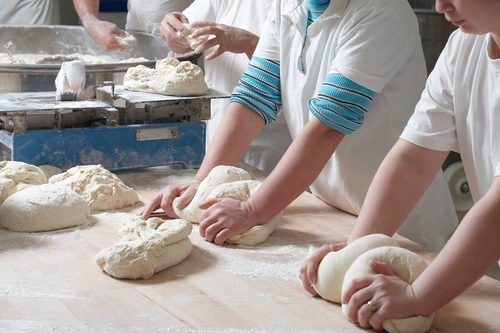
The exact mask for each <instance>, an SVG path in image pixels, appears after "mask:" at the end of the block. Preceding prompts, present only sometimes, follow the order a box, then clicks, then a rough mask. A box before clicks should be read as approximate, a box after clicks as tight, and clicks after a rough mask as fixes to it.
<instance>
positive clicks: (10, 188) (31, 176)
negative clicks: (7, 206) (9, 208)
mask: <svg viewBox="0 0 500 333" xmlns="http://www.w3.org/2000/svg"><path fill="white" fill-rule="evenodd" d="M1 165H2V166H3V168H2V169H0V205H1V204H2V202H4V201H5V199H7V198H8V197H9V196H11V195H12V194H14V193H16V192H19V191H21V190H23V189H25V188H28V187H31V186H35V185H41V184H46V183H47V177H45V174H44V173H43V171H42V170H40V169H39V168H38V167H36V166H34V165H31V164H27V163H23V162H15V161H8V162H7V161H4V162H1Z"/></svg>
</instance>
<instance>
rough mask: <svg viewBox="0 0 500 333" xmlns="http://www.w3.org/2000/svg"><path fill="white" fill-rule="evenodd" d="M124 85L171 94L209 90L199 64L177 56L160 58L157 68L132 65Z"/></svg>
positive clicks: (133, 89) (149, 91)
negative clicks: (179, 58)
mask: <svg viewBox="0 0 500 333" xmlns="http://www.w3.org/2000/svg"><path fill="white" fill-rule="evenodd" d="M123 85H124V87H125V89H127V90H132V91H139V92H146V93H154V94H162V95H170V96H199V95H204V94H205V93H206V92H207V90H208V87H207V83H206V82H205V78H204V75H203V70H202V69H201V68H200V67H199V66H197V65H195V64H193V63H191V62H189V61H179V60H177V59H175V58H166V59H163V60H158V61H157V62H156V68H155V69H152V68H148V67H146V66H143V65H138V66H135V67H130V68H129V69H128V70H127V73H126V74H125V76H124V78H123Z"/></svg>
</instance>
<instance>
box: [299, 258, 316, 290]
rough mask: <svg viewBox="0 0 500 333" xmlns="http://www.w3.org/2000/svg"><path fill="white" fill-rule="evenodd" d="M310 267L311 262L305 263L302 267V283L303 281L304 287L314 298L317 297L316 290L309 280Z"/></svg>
mask: <svg viewBox="0 0 500 333" xmlns="http://www.w3.org/2000/svg"><path fill="white" fill-rule="evenodd" d="M308 265H309V260H306V261H304V263H302V266H301V267H300V281H302V286H303V287H304V289H305V290H306V291H307V292H308V293H310V294H311V295H313V296H316V295H317V293H316V290H315V289H314V288H313V286H312V284H311V280H309V277H308V276H307V273H306V272H307V270H308Z"/></svg>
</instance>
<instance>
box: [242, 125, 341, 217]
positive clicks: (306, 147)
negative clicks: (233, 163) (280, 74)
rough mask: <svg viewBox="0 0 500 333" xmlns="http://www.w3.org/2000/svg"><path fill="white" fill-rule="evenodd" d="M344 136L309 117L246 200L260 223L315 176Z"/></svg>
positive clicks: (289, 201)
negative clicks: (266, 176) (261, 182)
mask: <svg viewBox="0 0 500 333" xmlns="http://www.w3.org/2000/svg"><path fill="white" fill-rule="evenodd" d="M343 138H344V134H342V133H340V132H338V131H335V130H333V129H331V128H329V127H328V126H326V125H324V124H322V123H321V122H320V121H319V120H318V119H316V118H312V119H311V120H310V121H309V122H308V123H307V124H306V126H305V127H304V128H303V129H302V131H301V132H300V134H299V135H298V136H297V138H296V139H295V140H294V141H293V142H292V144H291V145H290V147H289V148H288V150H287V151H286V153H285V155H284V156H283V158H282V159H281V160H280V162H279V163H278V165H277V166H276V168H275V169H274V170H273V172H272V173H271V174H270V175H269V177H268V178H267V179H266V181H265V182H264V184H263V185H262V186H261V187H260V189H259V190H258V191H257V192H256V193H255V194H254V195H253V196H252V197H251V198H250V199H249V200H248V202H249V203H250V205H251V207H252V208H253V211H254V212H256V214H257V215H258V217H259V220H260V221H262V222H267V221H269V220H270V219H271V218H272V217H273V216H275V215H276V214H278V213H279V212H280V211H282V210H283V209H284V208H286V207H287V206H288V205H289V204H290V203H291V202H292V201H293V200H295V199H296V198H297V197H298V196H299V195H300V194H301V193H303V192H304V191H305V190H306V189H307V188H308V187H309V186H310V185H311V184H312V183H313V181H314V180H315V179H316V178H317V177H318V175H319V174H320V172H321V170H323V168H324V166H325V165H326V163H327V162H328V160H329V159H330V157H331V156H332V154H333V153H334V152H335V150H336V149H337V147H338V145H339V143H340V142H341V141H342V139H343Z"/></svg>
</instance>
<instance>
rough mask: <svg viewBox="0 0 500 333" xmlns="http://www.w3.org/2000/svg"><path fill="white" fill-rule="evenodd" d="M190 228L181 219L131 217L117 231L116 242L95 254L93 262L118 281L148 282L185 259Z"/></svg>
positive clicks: (187, 223)
mask: <svg viewBox="0 0 500 333" xmlns="http://www.w3.org/2000/svg"><path fill="white" fill-rule="evenodd" d="M192 229H193V226H192V224H191V223H190V222H189V221H186V220H182V219H177V220H166V221H165V220H162V219H160V218H158V217H152V218H149V219H147V220H144V219H143V218H142V217H141V216H136V217H134V218H130V219H128V220H126V221H125V222H124V224H123V226H122V227H121V228H120V230H118V236H119V237H120V240H119V241H118V243H116V244H115V245H113V246H111V247H108V248H105V249H102V250H101V251H100V252H99V253H97V255H96V257H95V260H96V263H97V265H99V267H101V268H102V269H103V270H104V271H105V272H106V273H108V274H109V275H111V276H114V277H117V278H122V279H149V278H150V277H151V276H152V275H153V274H154V273H157V272H159V271H161V270H164V269H166V268H168V267H170V266H173V265H177V264H178V263H180V262H181V261H183V260H184V259H186V258H187V256H188V255H189V253H191V249H192V244H191V241H190V240H189V237H188V236H189V234H191V231H192Z"/></svg>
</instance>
